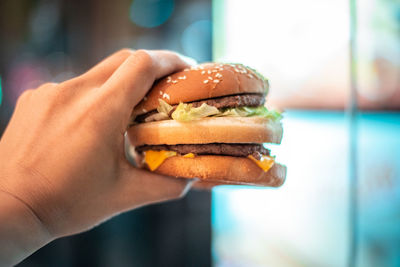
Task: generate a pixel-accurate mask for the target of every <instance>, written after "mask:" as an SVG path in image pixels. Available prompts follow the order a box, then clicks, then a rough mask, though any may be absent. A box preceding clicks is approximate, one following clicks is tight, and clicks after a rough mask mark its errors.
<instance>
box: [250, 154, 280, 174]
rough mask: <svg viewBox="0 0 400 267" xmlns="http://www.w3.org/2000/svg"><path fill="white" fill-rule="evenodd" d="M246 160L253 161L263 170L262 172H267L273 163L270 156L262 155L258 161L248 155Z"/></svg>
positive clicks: (273, 159) (273, 160) (272, 158)
mask: <svg viewBox="0 0 400 267" xmlns="http://www.w3.org/2000/svg"><path fill="white" fill-rule="evenodd" d="M248 158H249V159H251V160H252V161H254V162H255V163H256V164H257V165H258V167H260V168H261V169H263V171H264V172H267V171H269V169H271V168H272V166H273V165H274V163H275V158H274V157H271V156H265V155H262V156H261V159H260V160H258V159H256V158H255V157H253V156H252V155H249V156H248Z"/></svg>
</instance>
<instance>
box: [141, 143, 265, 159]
mask: <svg viewBox="0 0 400 267" xmlns="http://www.w3.org/2000/svg"><path fill="white" fill-rule="evenodd" d="M147 150H155V151H160V150H168V151H176V152H177V153H179V154H182V155H184V154H188V153H193V154H195V155H224V156H234V157H247V156H249V155H252V156H253V157H255V158H256V159H260V158H261V155H266V156H268V155H269V154H270V151H269V150H268V149H266V148H264V147H263V146H262V145H261V144H223V143H212V144H179V145H143V146H139V147H136V151H137V152H139V153H141V152H144V151H147Z"/></svg>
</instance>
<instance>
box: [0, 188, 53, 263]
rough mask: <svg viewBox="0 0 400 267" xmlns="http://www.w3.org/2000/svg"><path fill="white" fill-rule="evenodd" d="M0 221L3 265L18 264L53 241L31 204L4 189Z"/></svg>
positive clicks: (0, 252) (0, 259)
mask: <svg viewBox="0 0 400 267" xmlns="http://www.w3.org/2000/svg"><path fill="white" fill-rule="evenodd" d="M0 222H1V223H0V247H1V248H2V249H1V250H0V266H3V265H6V266H7V265H14V264H16V263H18V262H20V261H21V260H23V259H24V258H26V257H27V256H29V255H30V254H32V253H33V252H35V251H36V250H38V249H39V248H41V247H42V246H44V245H45V244H47V243H48V242H50V241H51V240H52V236H51V235H50V233H49V232H48V231H47V229H46V228H45V227H44V225H43V224H42V222H41V221H40V220H39V218H38V217H37V216H36V215H35V214H34V212H33V211H32V209H31V208H30V207H29V206H28V205H27V204H26V203H24V202H23V201H22V200H21V199H19V198H17V197H15V196H14V195H12V194H10V193H8V192H6V191H2V190H0Z"/></svg>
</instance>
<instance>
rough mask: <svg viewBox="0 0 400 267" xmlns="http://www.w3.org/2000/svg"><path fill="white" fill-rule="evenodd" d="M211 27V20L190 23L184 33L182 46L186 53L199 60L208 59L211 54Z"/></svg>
mask: <svg viewBox="0 0 400 267" xmlns="http://www.w3.org/2000/svg"><path fill="white" fill-rule="evenodd" d="M211 27H212V23H211V21H210V20H199V21H196V22H194V23H192V24H190V25H189V26H188V27H187V28H186V29H185V30H184V32H183V34H182V39H181V42H182V48H183V51H184V53H185V54H186V55H187V56H189V57H192V58H194V59H196V60H197V61H199V62H202V61H206V60H208V59H209V58H210V54H211Z"/></svg>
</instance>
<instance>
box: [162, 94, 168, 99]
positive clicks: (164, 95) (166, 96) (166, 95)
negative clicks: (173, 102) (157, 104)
mask: <svg viewBox="0 0 400 267" xmlns="http://www.w3.org/2000/svg"><path fill="white" fill-rule="evenodd" d="M162 97H163V98H166V99H170V98H169V94H167V93H164V94H163V96H162Z"/></svg>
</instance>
